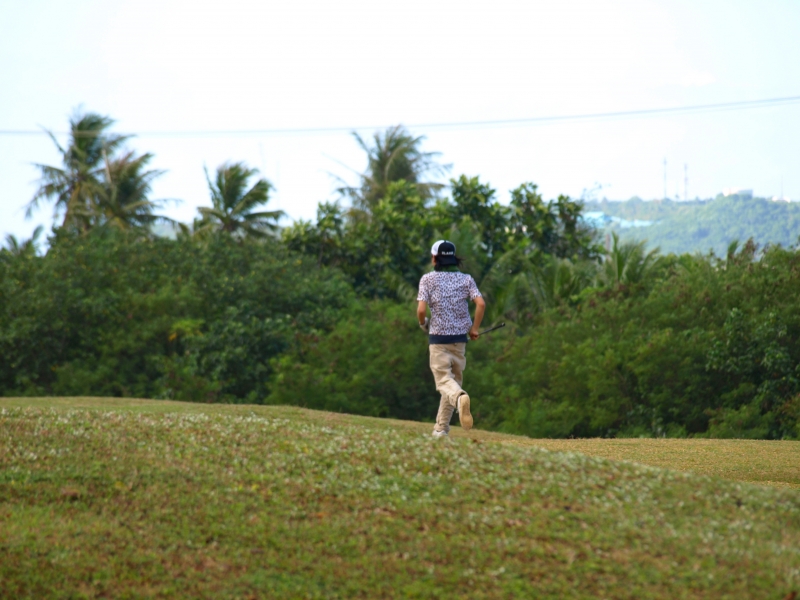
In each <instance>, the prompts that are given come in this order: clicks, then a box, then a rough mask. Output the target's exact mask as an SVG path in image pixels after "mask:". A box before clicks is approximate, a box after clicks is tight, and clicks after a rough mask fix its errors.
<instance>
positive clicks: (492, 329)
mask: <svg viewBox="0 0 800 600" xmlns="http://www.w3.org/2000/svg"><path fill="white" fill-rule="evenodd" d="M505 326H506V324H505V323H500V325H495V326H494V327H491V328H489V329H485V330H484V331H481V332H480V333H479V334H478V335H479V336H481V335H483V334H484V333H489V332H490V331H494V330H495V329H500V328H501V327H505Z"/></svg>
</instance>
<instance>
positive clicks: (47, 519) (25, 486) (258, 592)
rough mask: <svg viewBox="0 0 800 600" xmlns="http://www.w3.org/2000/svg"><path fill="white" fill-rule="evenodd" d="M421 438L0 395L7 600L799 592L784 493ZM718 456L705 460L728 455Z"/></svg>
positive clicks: (346, 426)
mask: <svg viewBox="0 0 800 600" xmlns="http://www.w3.org/2000/svg"><path fill="white" fill-rule="evenodd" d="M428 430H429V426H426V425H420V424H408V423H401V422H392V421H385V420H375V419H367V418H363V417H348V416H344V415H331V414H327V413H314V412H311V411H304V410H301V409H297V408H286V407H252V406H207V405H192V404H178V403H167V402H148V401H130V400H116V401H111V400H103V399H71V400H52V399H45V400H34V401H32V400H28V399H26V400H13V399H12V400H0V556H1V557H2V560H0V597H3V598H5V597H10V598H26V597H29V598H43V597H44V598H47V597H147V596H153V597H169V596H175V597H221V598H225V597H254V598H255V597H258V598H261V597H287V598H294V597H297V598H305V597H310V598H354V597H355V598H358V597H361V598H389V597H418V598H437V597H438V598H451V597H469V598H509V597H540V598H541V597H552V598H557V597H558V598H560V597H578V598H581V597H583V598H709V597H714V598H725V597H728V598H784V597H785V596H786V595H787V594H790V593H791V592H792V591H793V590H798V589H800V494H798V492H797V491H795V490H791V489H777V488H773V487H766V486H759V485H751V484H747V483H742V482H736V481H726V480H722V479H719V478H716V477H709V476H706V475H699V474H690V473H681V472H678V471H674V470H666V469H661V468H654V467H648V466H643V465H637V464H631V463H625V462H612V461H609V460H606V459H603V458H598V457H591V456H587V455H584V454H578V453H563V452H553V451H548V450H545V449H542V448H538V447H535V446H534V445H533V444H537V443H542V442H541V441H525V440H524V439H523V438H513V437H509V436H500V435H499V434H490V433H486V432H474V433H473V432H470V433H469V434H465V433H464V432H460V431H457V432H456V434H455V435H454V436H453V438H452V439H451V440H449V441H443V440H442V441H436V440H432V439H430V438H429V436H428V435H427V434H428ZM621 442H625V443H626V444H633V443H634V442H638V440H621ZM645 442H647V443H652V442H653V441H651V440H645ZM708 443H709V444H714V442H708ZM529 444H530V445H529ZM711 447H712V446H708V448H711ZM721 447H723V451H722V454H715V453H714V452H709V453H707V456H709V457H719V456H724V455H725V452H729V453H730V452H733V451H732V450H731V451H728V450H725V449H724V444H723V445H722V446H721ZM797 447H798V446H791V445H789V446H778V448H779V453H780V452H788V453H789V454H790V455H791V454H792V453H796V452H797ZM618 448H622V450H621V451H620V452H621V453H622V454H625V453H627V454H625V456H622V458H629V459H630V458H635V457H634V456H632V455H631V452H632V451H631V450H630V448H629V447H627V446H624V445H623V446H619V447H618ZM670 448H671V447H670ZM662 450H663V447H662ZM659 452H660V451H659V450H658V448H657V449H656V450H654V451H653V452H652V454H657V455H659V456H662V457H663V456H666V455H668V454H669V452H673V454H674V453H676V452H677V451H675V450H674V449H669V448H668V451H666V454H665V453H664V452H661V454H659ZM734 454H735V452H734ZM740 460H741V461H744V458H742V459H740ZM723 471H724V469H723ZM758 472H759V473H762V474H763V473H766V474H767V475H769V477H773V476H772V475H771V474H769V473H768V470H766V469H763V468H761V467H759V469H758ZM782 472H784V474H786V473H788V475H789V476H787V477H784V476H783V475H781V477H783V479H791V477H792V475H791V473H789V472H788V471H785V470H784V471H782ZM742 473H745V474H746V469H745V470H743V471H742ZM773 479H775V480H776V481H777V480H779V479H780V477H777V478H776V477H773ZM785 483H791V481H786V482H785Z"/></svg>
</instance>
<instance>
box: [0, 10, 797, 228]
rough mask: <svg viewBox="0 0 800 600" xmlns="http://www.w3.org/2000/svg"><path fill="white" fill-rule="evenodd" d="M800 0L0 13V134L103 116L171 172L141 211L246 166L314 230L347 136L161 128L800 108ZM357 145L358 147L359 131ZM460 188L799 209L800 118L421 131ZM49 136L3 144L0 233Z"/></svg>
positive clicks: (752, 115)
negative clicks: (781, 102) (758, 201)
mask: <svg viewBox="0 0 800 600" xmlns="http://www.w3.org/2000/svg"><path fill="white" fill-rule="evenodd" d="M798 23H800V2H797V0H786V1H779V0H764V1H762V2H753V1H751V0H746V1H744V0H702V1H698V0H690V1H678V0H675V1H666V0H664V1H655V0H654V1H648V0H635V1H615V2H609V1H602V0H584V1H579V0H558V1H551V2H541V1H533V0H532V1H528V2H520V1H519V0H516V1H505V0H493V1H492V2H474V1H471V0H459V1H457V2H456V1H436V0H425V1H424V2H422V1H416V0H405V1H404V2H392V3H388V2H378V1H376V0H372V1H366V0H363V1H362V0H340V1H335V2H331V1H330V0H328V1H321V0H313V1H311V0H309V1H303V0H292V1H291V2H288V1H287V2H269V1H260V2H256V1H247V0H227V1H226V2H213V3H212V2H203V1H198V0H195V1H193V2H179V1H171V0H157V1H150V0H138V1H136V2H131V1H126V2H123V1H118V0H102V1H99V0H98V1H96V0H58V1H56V0H26V1H25V2H22V1H21V0H0V130H18V129H24V130H31V129H37V128H40V127H45V128H48V129H52V130H56V131H63V130H65V129H66V127H67V120H68V117H69V115H70V114H71V113H72V111H73V110H74V109H75V108H76V107H78V106H82V107H83V108H84V109H85V110H87V111H94V112H99V113H101V114H106V115H109V116H111V117H113V118H114V119H116V121H117V123H116V125H115V129H116V130H117V131H120V132H131V133H139V135H138V136H137V137H136V138H135V139H133V140H132V141H131V146H132V147H133V148H135V149H136V150H138V151H140V152H145V151H149V152H153V153H154V154H155V160H154V163H153V166H154V167H156V168H160V169H165V170H166V171H167V173H166V174H165V175H163V176H162V177H161V178H160V179H159V180H158V181H157V182H156V184H155V185H154V197H157V198H177V199H180V200H182V203H181V204H179V205H177V206H175V207H172V208H170V209H169V210H167V211H166V212H167V214H169V215H170V216H173V217H174V218H177V219H180V220H184V221H189V220H191V219H192V217H193V216H194V215H195V214H196V208H197V206H200V205H207V204H208V203H209V200H208V191H207V187H206V183H205V179H204V175H203V166H204V165H207V166H208V167H209V168H210V169H213V168H215V167H216V166H217V165H219V164H220V163H222V162H224V161H227V160H235V161H239V160H243V161H246V162H247V163H248V164H250V165H252V166H255V167H257V168H259V169H260V170H261V171H262V172H263V174H264V175H265V176H266V177H267V178H268V179H269V180H270V181H271V182H272V183H273V184H274V185H275V186H276V192H275V194H274V196H273V199H272V200H271V202H270V208H273V209H275V208H281V209H283V210H285V211H286V212H287V213H288V215H290V217H291V218H306V219H308V218H313V216H314V214H315V211H316V205H317V203H318V202H319V201H322V200H327V199H332V198H333V197H335V196H334V193H333V188H334V187H335V185H336V183H335V181H334V179H333V177H332V176H333V175H337V176H340V177H343V178H345V179H350V180H352V181H355V178H354V176H353V174H352V171H351V170H349V169H352V170H354V171H360V170H362V169H363V168H364V166H365V159H364V156H363V154H362V153H361V151H360V150H359V149H358V147H357V145H356V144H355V142H354V141H353V139H352V137H351V136H350V135H349V134H348V133H346V132H338V133H327V134H302V135H286V134H281V135H267V134H259V135H245V134H241V135H225V136H190V135H161V134H159V132H196V131H200V130H202V131H208V130H228V131H230V130H252V129H261V130H263V129H283V128H314V127H346V128H351V127H360V126H388V125H391V124H395V123H403V124H408V125H414V124H424V123H447V122H464V121H466V122H470V121H483V120H497V119H514V118H527V117H539V116H554V115H564V114H583V113H597V112H606V111H625V110H637V109H647V108H660V107H671V106H685V105H695V104H706V103H716V102H736V101H744V100H758V99H762V98H774V97H784V96H796V95H800V60H799V59H800V36H798V35H797V26H798ZM363 133H366V134H369V133H370V131H369V130H366V131H364V132H363ZM412 133H414V134H417V135H426V136H427V140H426V142H425V146H424V147H425V149H427V150H436V151H440V152H442V161H443V162H445V163H450V164H452V165H453V168H452V171H451V174H452V175H453V176H455V175H459V174H461V173H466V174H468V175H480V176H481V178H482V179H484V180H486V181H488V182H489V183H490V184H492V185H493V186H494V187H496V188H497V189H498V196H499V198H500V199H501V200H502V201H507V198H508V190H509V189H511V188H513V187H516V186H517V185H519V184H520V183H522V182H525V181H533V182H535V183H537V184H539V186H540V188H541V190H542V191H543V193H544V195H545V196H546V197H547V198H551V197H555V196H557V195H558V194H560V193H565V194H570V195H572V196H580V195H581V193H582V191H583V190H584V189H590V188H592V187H594V186H595V185H596V184H601V185H603V186H604V187H603V189H602V191H601V192H600V195H601V196H607V197H609V198H614V199H625V198H629V197H631V196H633V195H638V196H641V197H643V198H654V197H661V196H662V195H663V160H664V158H666V159H667V192H668V195H669V196H671V197H675V196H676V195H680V196H681V197H682V196H683V193H684V184H683V178H684V164H686V165H688V177H689V185H688V195H689V197H695V196H700V197H709V196H714V195H716V194H717V193H718V192H719V191H721V190H722V188H724V187H743V188H752V189H754V191H755V193H756V194H757V195H762V196H772V195H777V194H780V193H781V185H782V186H783V194H784V195H786V196H790V197H792V198H793V199H800V169H798V166H800V139H799V136H798V134H799V133H800V104H793V105H787V106H776V107H768V108H758V109H750V110H740V111H723V112H711V113H701V114H693V115H677V116H669V117H667V116H658V117H648V118H630V119H610V120H599V121H589V122H571V123H550V124H539V125H526V126H506V127H461V128H452V129H435V128H428V129H426V128H424V127H413V128H412ZM35 162H40V163H48V164H57V163H58V154H57V153H56V151H55V149H54V146H53V144H52V142H51V141H50V140H49V139H48V138H47V137H45V136H13V135H0V233H2V234H5V233H14V234H15V235H18V236H23V237H27V236H29V234H30V232H31V231H32V230H33V228H34V227H35V226H36V224H38V223H44V224H46V225H47V226H48V227H49V225H50V224H51V223H52V209H51V208H50V207H46V208H44V209H42V210H40V211H39V212H37V213H35V214H34V218H33V219H30V220H26V219H25V217H24V206H25V205H26V204H27V202H28V201H29V200H30V198H31V196H32V195H33V193H34V191H35V189H36V179H37V176H38V173H37V170H36V168H35V167H33V166H32V163H35Z"/></svg>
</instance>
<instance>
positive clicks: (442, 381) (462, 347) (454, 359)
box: [428, 342, 467, 432]
mask: <svg viewBox="0 0 800 600" xmlns="http://www.w3.org/2000/svg"><path fill="white" fill-rule="evenodd" d="M428 348H430V355H431V371H432V372H433V379H434V380H435V381H436V390H437V391H438V392H439V393H440V394H441V395H442V399H441V401H440V402H439V412H438V413H437V415H436V425H434V427H433V430H434V431H444V432H449V431H450V419H451V418H452V417H453V412H454V411H455V409H456V405H457V401H458V397H459V396H460V395H461V394H463V393H465V392H464V390H463V389H462V388H461V382H462V381H463V380H464V367H466V366H467V357H466V355H465V351H466V349H467V345H466V344H465V343H464V342H461V343H460V344H431V345H430V346H428Z"/></svg>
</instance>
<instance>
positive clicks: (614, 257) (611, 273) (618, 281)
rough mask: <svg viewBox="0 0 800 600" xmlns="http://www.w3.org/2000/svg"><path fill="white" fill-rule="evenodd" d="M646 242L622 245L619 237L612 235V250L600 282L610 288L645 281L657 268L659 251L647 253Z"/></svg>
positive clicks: (605, 262)
mask: <svg viewBox="0 0 800 600" xmlns="http://www.w3.org/2000/svg"><path fill="white" fill-rule="evenodd" d="M645 245H646V242H644V241H641V242H626V243H624V244H620V242H619V236H618V235H617V234H616V232H614V233H612V245H611V249H610V250H609V251H608V253H607V254H606V258H605V260H604V261H603V266H602V270H601V272H600V281H601V282H602V283H604V284H606V285H609V286H621V285H632V284H635V283H640V282H641V281H643V280H644V279H645V278H646V277H647V276H648V275H649V274H650V273H651V272H652V271H653V268H654V267H655V265H656V263H657V262H658V259H659V250H658V248H655V249H653V250H651V251H650V252H645Z"/></svg>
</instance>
